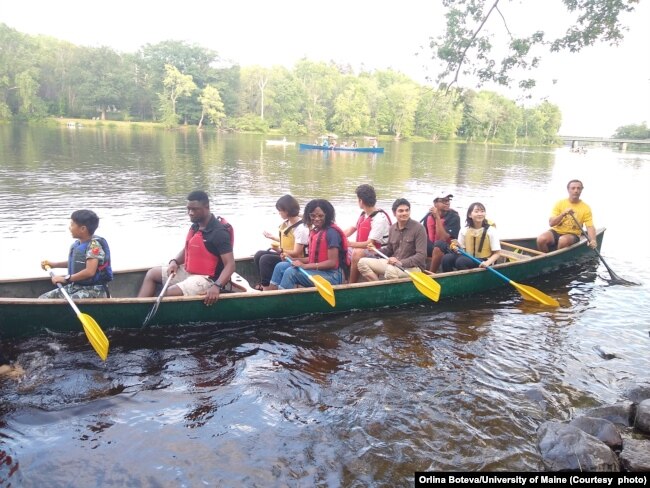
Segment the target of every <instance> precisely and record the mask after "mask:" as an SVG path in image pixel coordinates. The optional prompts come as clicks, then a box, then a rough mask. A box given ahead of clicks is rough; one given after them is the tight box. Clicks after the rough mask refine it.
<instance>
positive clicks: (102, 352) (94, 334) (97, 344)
mask: <svg viewBox="0 0 650 488" xmlns="http://www.w3.org/2000/svg"><path fill="white" fill-rule="evenodd" d="M77 317H78V318H79V320H80V321H81V325H83V327H84V332H85V333H86V337H87V338H88V341H89V342H90V345H91V346H93V349H95V352H97V354H98V355H99V357H100V358H102V360H103V361H106V358H107V357H108V338H107V337H106V335H105V334H104V331H103V330H102V329H101V327H100V326H99V324H98V323H97V322H95V319H94V318H92V317H91V316H90V315H88V314H85V313H80V314H78V315H77Z"/></svg>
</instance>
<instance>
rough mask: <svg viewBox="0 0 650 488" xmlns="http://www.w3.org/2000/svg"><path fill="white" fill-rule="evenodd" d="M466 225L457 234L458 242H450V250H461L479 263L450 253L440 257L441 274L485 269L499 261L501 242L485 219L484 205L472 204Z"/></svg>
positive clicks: (492, 225)
mask: <svg viewBox="0 0 650 488" xmlns="http://www.w3.org/2000/svg"><path fill="white" fill-rule="evenodd" d="M465 222H466V225H465V227H463V228H462V229H460V232H459V233H458V241H452V243H451V245H450V248H451V250H452V251H453V250H454V249H456V247H457V246H458V247H460V248H462V249H463V250H464V251H465V252H466V253H468V254H471V255H472V256H474V257H475V258H477V259H478V260H480V261H481V264H477V263H476V262H475V261H474V260H472V259H470V258H468V257H467V256H463V255H462V254H459V253H456V252H452V253H450V254H445V255H444V256H443V257H442V270H443V272H445V273H446V272H448V271H453V270H454V269H458V270H462V269H472V268H476V267H479V266H480V267H481V268H486V267H488V266H492V265H493V264H494V263H496V261H497V259H499V256H500V251H501V242H500V241H499V236H498V235H497V231H496V227H495V226H494V224H492V223H490V222H489V221H488V220H487V219H486V218H485V205H483V204H482V203H480V202H474V203H472V204H471V205H470V206H469V208H468V209H467V219H466V220H465Z"/></svg>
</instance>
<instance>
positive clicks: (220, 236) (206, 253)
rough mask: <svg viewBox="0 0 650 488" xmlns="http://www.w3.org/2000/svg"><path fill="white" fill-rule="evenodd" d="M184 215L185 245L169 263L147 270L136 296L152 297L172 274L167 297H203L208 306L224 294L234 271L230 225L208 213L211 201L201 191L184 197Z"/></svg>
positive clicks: (166, 293)
mask: <svg viewBox="0 0 650 488" xmlns="http://www.w3.org/2000/svg"><path fill="white" fill-rule="evenodd" d="M187 213H188V215H189V217H190V221H191V222H192V225H191V227H190V229H189V231H188V233H187V237H186V238H185V246H184V247H183V249H181V250H180V251H179V252H178V254H177V255H176V256H175V257H173V258H172V259H170V260H169V264H167V265H165V266H157V267H155V268H151V269H150V270H149V271H147V274H146V275H145V277H144V281H143V282H142V286H141V287H140V291H139V292H138V297H152V296H154V295H155V293H156V287H157V286H158V285H160V284H162V283H165V282H166V281H167V279H168V277H169V276H171V275H174V276H173V277H172V278H171V280H170V282H169V284H170V286H169V287H168V288H167V289H166V291H165V295H166V296H191V295H205V300H204V303H205V304H206V305H208V306H209V305H212V304H213V303H215V302H216V301H217V300H218V299H219V295H220V294H221V293H222V292H224V291H226V285H227V284H228V283H229V282H230V277H231V276H232V274H233V273H234V272H235V257H234V254H233V250H232V247H233V241H234V231H233V228H232V225H230V224H229V223H228V222H226V220H225V219H224V218H222V217H215V216H214V214H212V212H210V199H209V197H208V194H207V193H206V192H204V191H200V190H198V191H193V192H192V193H190V194H189V195H188V196H187Z"/></svg>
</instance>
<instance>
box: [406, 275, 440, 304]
mask: <svg viewBox="0 0 650 488" xmlns="http://www.w3.org/2000/svg"><path fill="white" fill-rule="evenodd" d="M405 271H406V270H405ZM406 272H407V273H408V275H409V276H410V277H411V279H412V280H413V284H414V285H415V287H416V288H417V289H418V291H419V292H420V293H422V294H423V295H424V296H425V297H427V298H428V299H430V300H433V301H434V302H437V301H438V300H439V299H440V283H438V282H437V281H436V280H434V279H433V278H431V276H429V275H427V274H425V273H423V272H422V271H406Z"/></svg>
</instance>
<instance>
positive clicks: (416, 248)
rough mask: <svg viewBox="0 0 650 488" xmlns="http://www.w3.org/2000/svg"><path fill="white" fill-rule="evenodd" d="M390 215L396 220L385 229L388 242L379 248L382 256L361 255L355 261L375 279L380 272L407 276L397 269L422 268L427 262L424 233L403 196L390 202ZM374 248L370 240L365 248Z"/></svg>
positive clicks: (367, 276) (414, 269)
mask: <svg viewBox="0 0 650 488" xmlns="http://www.w3.org/2000/svg"><path fill="white" fill-rule="evenodd" d="M393 215H394V216H395V220H396V222H395V223H394V224H393V225H391V226H390V229H389V231H388V242H387V243H386V245H384V246H382V247H381V249H379V250H380V251H381V252H382V253H383V254H385V255H386V256H388V259H385V258H378V259H377V258H369V257H365V258H361V259H360V260H359V263H358V265H357V266H358V268H359V273H361V275H362V276H363V277H364V278H365V279H366V280H368V281H377V280H378V279H379V276H380V275H383V277H384V278H385V279H387V280H390V279H394V278H406V277H408V274H407V273H405V272H404V271H402V270H401V269H399V268H398V267H397V266H401V267H402V268H405V269H406V270H408V271H411V272H412V271H421V270H422V269H424V267H425V265H426V257H427V233H426V232H425V230H424V227H422V226H421V225H420V223H419V222H417V221H416V220H413V219H412V218H411V204H410V203H409V201H408V200H407V199H406V198H398V199H397V200H395V202H394V203H393ZM375 249H376V247H375V245H374V243H373V242H370V243H369V244H368V250H369V251H372V252H374V250H375Z"/></svg>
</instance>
